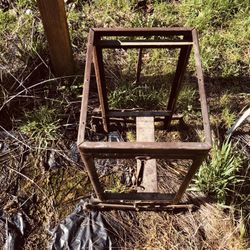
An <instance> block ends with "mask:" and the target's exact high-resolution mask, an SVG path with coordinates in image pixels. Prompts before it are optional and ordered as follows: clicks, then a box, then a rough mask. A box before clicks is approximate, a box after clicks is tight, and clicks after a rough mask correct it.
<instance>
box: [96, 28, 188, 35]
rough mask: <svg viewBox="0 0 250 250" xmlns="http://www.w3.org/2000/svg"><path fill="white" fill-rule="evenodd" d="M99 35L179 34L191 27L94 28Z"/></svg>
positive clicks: (186, 31)
mask: <svg viewBox="0 0 250 250" xmlns="http://www.w3.org/2000/svg"><path fill="white" fill-rule="evenodd" d="M93 30H94V32H95V33H97V34H98V35H100V36H144V37H149V36H164V37H169V36H181V35H186V34H190V32H191V31H192V30H193V28H183V27H169V28H94V29H93Z"/></svg>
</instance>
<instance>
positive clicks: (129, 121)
mask: <svg viewBox="0 0 250 250" xmlns="http://www.w3.org/2000/svg"><path fill="white" fill-rule="evenodd" d="M91 117H92V118H93V119H98V120H101V119H102V117H101V116H96V115H92V116H91ZM135 118H136V117H131V118H126V117H124V118H120V117H109V121H110V122H125V123H135ZM182 118H183V115H181V114H179V115H178V114H177V115H173V116H172V120H180V119H182ZM164 119H165V118H164V117H157V118H155V122H160V121H164Z"/></svg>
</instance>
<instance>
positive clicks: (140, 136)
mask: <svg viewBox="0 0 250 250" xmlns="http://www.w3.org/2000/svg"><path fill="white" fill-rule="evenodd" d="M154 133H155V130H154V117H136V140H137V142H154V141H155V135H154ZM141 167H142V168H143V176H142V183H141V186H143V187H144V188H145V189H144V190H143V192H157V190H158V188H157V169H156V160H155V159H150V160H146V161H145V163H144V162H142V161H141V160H137V176H139V172H140V168H141Z"/></svg>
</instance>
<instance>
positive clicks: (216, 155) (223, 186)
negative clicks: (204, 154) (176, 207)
mask: <svg viewBox="0 0 250 250" xmlns="http://www.w3.org/2000/svg"><path fill="white" fill-rule="evenodd" d="M242 162H243V158H242V156H241V155H240V154H239V153H238V152H237V150H236V148H235V146H234V145H233V144H232V142H230V141H229V140H226V141H225V142H224V143H223V144H222V145H221V146H220V145H219V144H218V143H215V144H214V145H213V148H212V150H211V153H210V157H209V159H208V160H207V161H206V162H204V163H203V165H202V166H201V168H200V169H199V171H198V173H197V175H196V180H195V183H196V186H197V187H198V188H199V189H200V190H201V191H203V192H205V193H209V194H214V195H215V196H216V198H217V199H218V201H219V202H221V203H225V201H226V196H227V195H229V194H230V188H231V187H232V186H234V185H237V184H239V183H240V182H241V181H242V180H241V178H240V177H239V176H238V175H237V172H238V170H239V169H240V167H241V164H242Z"/></svg>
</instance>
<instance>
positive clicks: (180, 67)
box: [165, 37, 192, 129]
mask: <svg viewBox="0 0 250 250" xmlns="http://www.w3.org/2000/svg"><path fill="white" fill-rule="evenodd" d="M185 38H186V37H185ZM191 49H192V46H187V47H183V48H181V52H180V56H179V59H178V63H177V68H176V72H175V76H174V80H173V84H172V89H171V92H170V96H169V101H168V106H167V110H171V114H170V116H168V117H166V120H165V128H166V129H167V128H168V127H169V126H170V123H171V119H172V114H173V113H174V111H175V106H176V102H177V97H178V94H179V92H180V88H181V81H182V79H183V77H184V73H185V70H186V66H187V63H188V59H189V56H190V52H191Z"/></svg>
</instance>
